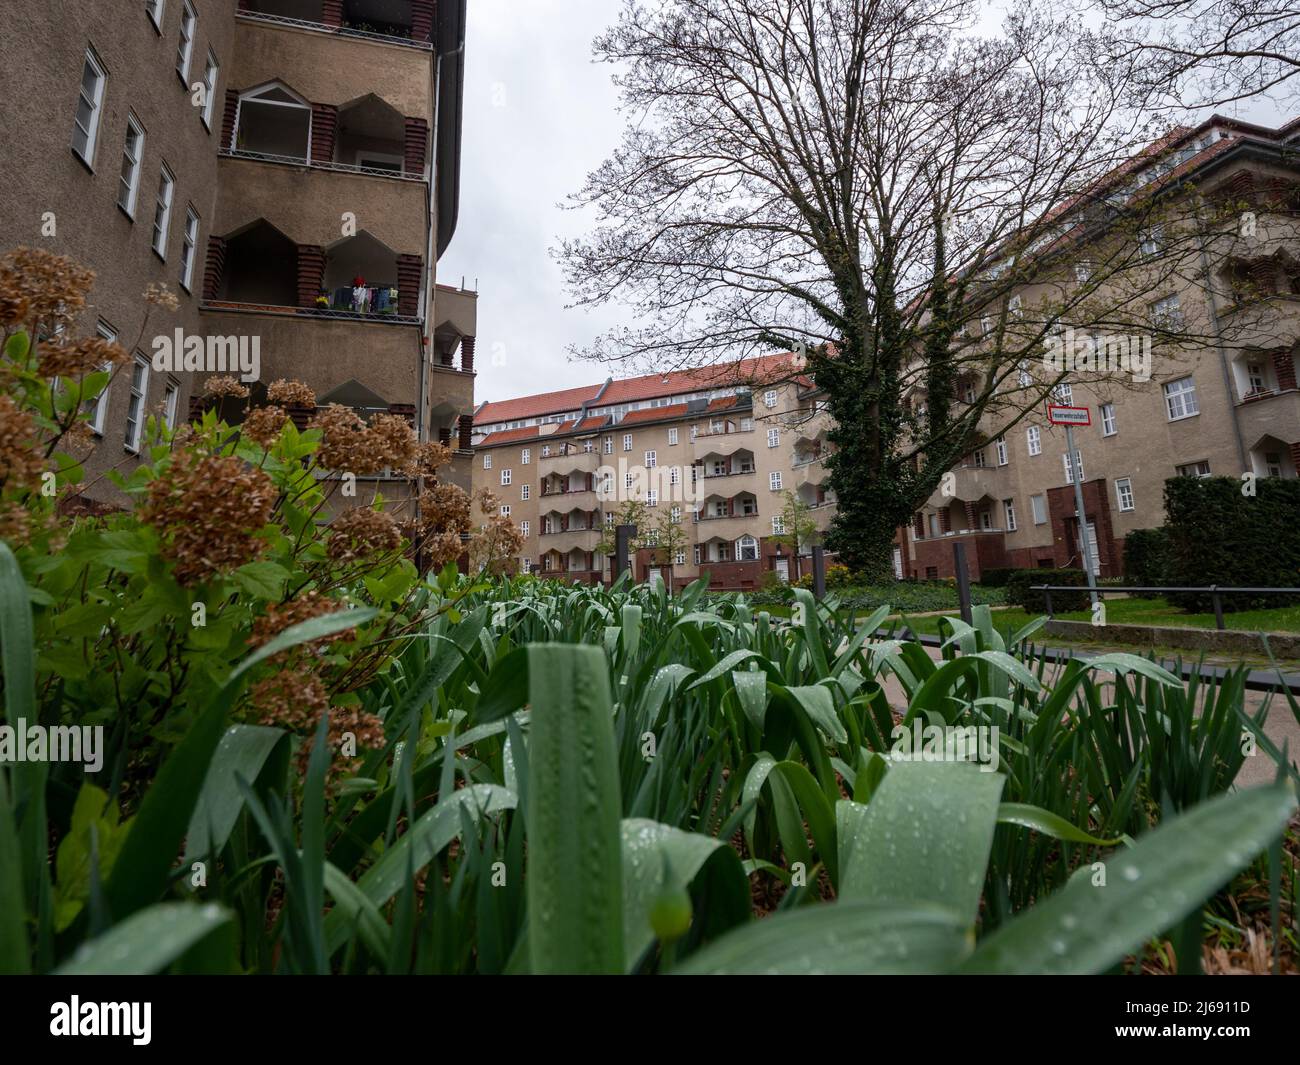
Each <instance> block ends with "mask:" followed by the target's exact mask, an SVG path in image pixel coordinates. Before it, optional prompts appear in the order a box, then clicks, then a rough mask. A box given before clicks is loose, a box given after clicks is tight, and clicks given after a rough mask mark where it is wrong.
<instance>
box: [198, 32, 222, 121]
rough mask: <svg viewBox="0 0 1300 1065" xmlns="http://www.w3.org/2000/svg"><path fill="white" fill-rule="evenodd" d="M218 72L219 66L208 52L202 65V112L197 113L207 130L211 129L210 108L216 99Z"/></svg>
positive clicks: (214, 57)
mask: <svg viewBox="0 0 1300 1065" xmlns="http://www.w3.org/2000/svg"><path fill="white" fill-rule="evenodd" d="M220 70H221V64H220V63H218V62H217V57H216V56H214V55H213V54H212V52H211V50H209V51H208V59H207V62H206V63H204V64H203V110H202V111H201V112H199V115H200V117H201V118H202V119H203V124H204V125H205V126H206V127H207V128H208V129H211V128H212V108H213V106H214V103H213V101H215V100H216V98H217V73H218V71H220Z"/></svg>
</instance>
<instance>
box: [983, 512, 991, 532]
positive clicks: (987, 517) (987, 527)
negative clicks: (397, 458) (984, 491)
mask: <svg viewBox="0 0 1300 1065" xmlns="http://www.w3.org/2000/svg"><path fill="white" fill-rule="evenodd" d="M980 528H981V529H983V530H984V531H985V532H989V531H991V530H992V528H993V515H992V514H991V513H990V512H989V511H987V510H981V511H980Z"/></svg>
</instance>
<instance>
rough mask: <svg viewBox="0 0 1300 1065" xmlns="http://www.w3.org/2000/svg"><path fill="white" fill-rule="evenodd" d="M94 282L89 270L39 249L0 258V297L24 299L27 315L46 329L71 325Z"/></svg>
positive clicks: (19, 249)
mask: <svg viewBox="0 0 1300 1065" xmlns="http://www.w3.org/2000/svg"><path fill="white" fill-rule="evenodd" d="M94 281H95V273H94V271H93V270H87V269H85V268H84V267H82V266H80V265H78V263H77V262H76V261H75V260H73V259H70V258H68V257H67V256H66V255H55V254H54V253H53V252H48V251H44V250H43V249H41V248H15V249H14V250H13V251H11V252H10V253H9V254H8V255H6V256H5V257H4V258H3V259H0V295H3V296H4V297H6V298H8V299H18V300H26V302H27V304H28V307H27V313H28V314H30V315H31V316H32V317H33V318H35V319H36V320H37V321H38V322H41V323H43V324H45V325H47V326H48V325H52V324H53V325H57V324H67V323H70V322H72V320H73V319H75V318H76V316H77V314H78V312H79V311H80V310H81V309H82V308H83V307H84V306H85V305H86V294H87V293H88V292H89V291H90V286H91V285H92V284H93V283H94ZM51 331H53V330H51Z"/></svg>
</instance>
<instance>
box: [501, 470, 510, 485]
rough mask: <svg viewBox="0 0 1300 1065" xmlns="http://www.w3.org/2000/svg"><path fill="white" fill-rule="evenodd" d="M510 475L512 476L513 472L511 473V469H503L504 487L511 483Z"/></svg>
mask: <svg viewBox="0 0 1300 1065" xmlns="http://www.w3.org/2000/svg"><path fill="white" fill-rule="evenodd" d="M510 476H511V473H510V470H509V469H504V470H502V471H501V487H502V488H505V487H507V486H508V485H509V484H510Z"/></svg>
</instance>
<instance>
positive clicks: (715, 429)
mask: <svg viewBox="0 0 1300 1065" xmlns="http://www.w3.org/2000/svg"><path fill="white" fill-rule="evenodd" d="M726 431H727V426H726V423H724V422H721V421H718V420H716V419H715V420H714V421H711V422H709V433H710V434H713V433H725V432H726Z"/></svg>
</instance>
